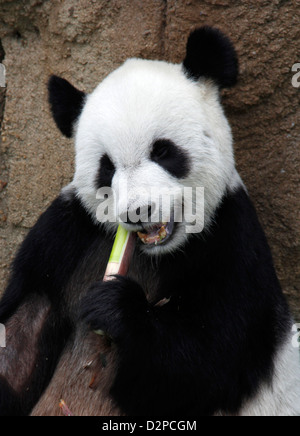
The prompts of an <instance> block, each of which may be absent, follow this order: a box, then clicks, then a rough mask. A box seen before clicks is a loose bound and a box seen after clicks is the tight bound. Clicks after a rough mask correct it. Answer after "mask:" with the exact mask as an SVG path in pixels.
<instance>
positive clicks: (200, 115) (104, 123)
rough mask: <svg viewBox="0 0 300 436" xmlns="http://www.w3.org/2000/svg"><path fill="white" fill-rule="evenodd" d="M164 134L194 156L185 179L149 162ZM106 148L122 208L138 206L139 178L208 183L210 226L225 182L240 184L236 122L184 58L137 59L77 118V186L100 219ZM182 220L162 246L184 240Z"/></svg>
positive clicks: (154, 184)
mask: <svg viewBox="0 0 300 436" xmlns="http://www.w3.org/2000/svg"><path fill="white" fill-rule="evenodd" d="M161 138H165V139H170V140H172V141H173V142H174V143H175V144H176V145H177V146H179V147H181V148H182V149H183V150H185V151H186V152H187V153H188V155H189V156H190V158H191V163H192V169H191V172H190V174H189V176H188V177H187V178H186V179H184V180H180V181H179V180H177V179H176V178H175V177H172V176H170V174H169V173H167V172H166V171H165V170H164V169H163V168H161V167H160V166H159V165H157V164H155V163H154V162H151V160H150V152H151V145H152V144H153V142H154V141H155V139H161ZM104 153H107V154H108V155H109V156H110V158H111V160H112V161H113V162H114V164H115V166H116V168H117V171H116V175H115V177H114V179H113V188H114V189H115V190H116V192H117V195H118V198H119V201H120V204H119V206H120V213H121V212H122V208H123V209H124V211H126V209H127V207H129V208H130V207H131V206H132V205H134V206H135V207H138V205H137V204H136V203H135V197H136V195H135V193H136V191H137V190H138V188H140V187H141V185H142V186H144V187H148V189H149V188H162V187H169V188H170V189H175V190H179V189H181V190H182V189H183V188H184V187H204V188H205V223H206V225H209V221H210V219H211V217H212V215H213V213H214V211H215V209H216V208H217V206H218V205H219V203H220V201H221V198H222V197H223V194H224V192H225V189H226V188H227V187H236V186H237V184H239V183H241V182H240V179H239V176H238V174H237V172H236V170H235V166H234V156H233V148H232V135H231V129H230V127H229V124H228V122H227V120H226V117H225V116H224V113H223V109H222V107H221V105H220V102H219V92H218V90H217V88H216V86H215V85H214V84H213V83H212V82H210V81H205V80H203V81H200V82H199V83H196V82H193V81H191V80H189V79H188V78H187V77H186V75H185V74H184V72H183V69H182V66H181V65H174V64H168V63H166V62H160V61H147V60H139V59H131V60H128V61H127V62H125V64H123V65H122V66H121V67H120V68H119V69H117V70H116V71H114V72H113V73H112V74H110V75H109V76H108V77H107V78H106V79H105V80H104V81H103V82H102V83H101V84H100V85H99V86H98V87H97V88H96V89H95V91H94V92H93V93H92V94H91V95H89V96H88V98H87V102H86V105H85V107H84V109H83V112H82V114H81V117H80V119H79V122H78V125H77V132H76V172H75V177H74V181H73V185H74V186H75V187H76V189H77V191H78V195H79V196H80V198H81V199H82V201H83V203H84V205H85V207H86V208H87V210H88V211H89V212H90V213H91V215H92V216H93V217H94V218H95V219H96V210H97V207H98V206H99V200H97V199H96V188H95V179H96V174H97V171H98V169H99V163H100V158H101V156H102V155H103V154H104ZM122 180H123V181H126V182H127V183H128V186H129V197H128V204H126V203H125V202H124V201H122V198H121V196H120V195H119V194H120V189H119V186H120V183H119V182H120V181H122ZM132 207H133V206H132ZM184 224H185V223H182V225H179V226H178V228H177V231H176V234H175V235H174V236H175V237H174V238H173V239H172V240H171V242H170V243H169V244H167V246H166V247H164V246H160V247H157V250H156V251H157V252H159V251H160V252H161V251H162V250H165V249H166V250H172V249H175V248H177V247H178V246H179V245H181V244H182V243H183V242H184V241H185V239H186V238H187V237H188V235H187V234H186V232H185V225H184ZM114 228H115V226H114ZM152 252H155V250H154V251H153V250H152Z"/></svg>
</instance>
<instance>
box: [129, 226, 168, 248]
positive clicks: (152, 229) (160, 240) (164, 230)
mask: <svg viewBox="0 0 300 436" xmlns="http://www.w3.org/2000/svg"><path fill="white" fill-rule="evenodd" d="M173 231H174V220H171V221H170V222H163V223H158V224H154V225H152V226H149V227H147V228H146V227H144V228H143V231H141V232H137V235H138V237H139V238H140V240H141V241H142V243H143V244H144V245H148V246H158V245H162V244H164V243H165V242H166V241H167V240H168V239H169V238H170V237H171V235H172V234H173Z"/></svg>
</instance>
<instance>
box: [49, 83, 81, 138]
mask: <svg viewBox="0 0 300 436" xmlns="http://www.w3.org/2000/svg"><path fill="white" fill-rule="evenodd" d="M48 93H49V103H50V107H51V112H52V115H53V118H54V121H55V122H56V125H57V127H58V128H59V129H60V131H61V132H62V133H63V134H64V135H65V136H67V137H68V138H71V136H72V134H73V127H74V123H75V121H76V120H77V119H78V117H79V115H80V113H81V110H82V107H83V104H84V100H85V93H84V92H82V91H79V90H78V89H76V88H75V87H74V86H73V85H71V84H70V83H69V82H68V81H67V80H65V79H62V78H60V77H57V76H51V77H50V80H49V82H48Z"/></svg>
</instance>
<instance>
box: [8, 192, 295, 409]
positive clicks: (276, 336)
mask: <svg viewBox="0 0 300 436" xmlns="http://www.w3.org/2000/svg"><path fill="white" fill-rule="evenodd" d="M111 246H112V240H111V239H110V238H108V237H107V236H106V235H105V233H104V232H103V231H102V230H101V227H98V226H96V225H94V224H93V222H92V221H91V219H90V217H89V216H88V215H87V214H86V212H85V210H84V209H83V208H82V206H81V204H80V202H79V201H78V200H77V199H76V197H75V196H73V197H72V198H70V199H69V200H66V199H64V198H63V197H60V198H58V199H57V200H55V202H54V203H53V205H52V206H50V208H49V210H48V211H47V212H46V213H45V214H44V215H42V217H41V218H40V219H39V221H38V223H37V224H36V226H35V227H34V228H33V230H32V231H31V232H30V233H29V235H28V237H27V239H26V240H25V242H24V243H23V246H22V247H21V250H20V252H19V254H18V256H17V258H16V261H15V263H14V270H13V274H12V278H11V281H10V284H9V286H8V288H7V290H6V293H5V295H4V297H3V300H2V301H1V303H0V322H4V321H5V320H7V318H8V317H9V316H10V315H13V313H14V311H15V310H16V309H17V307H18V306H19V305H20V304H21V303H22V302H23V301H25V299H26V298H31V299H32V301H34V294H35V293H36V292H39V293H42V294H46V295H47V298H48V299H49V300H50V301H51V311H50V313H49V315H48V317H47V320H46V323H45V325H44V327H43V329H42V332H41V336H40V345H39V356H38V358H37V366H36V370H35V371H34V372H33V374H32V375H31V377H30V380H29V381H28V386H29V387H30V389H29V391H27V390H26V389H25V390H24V392H23V393H22V394H21V395H20V396H19V397H17V398H16V394H15V393H14V391H12V390H11V388H10V387H9V386H7V384H6V383H5V382H3V381H2V382H1V383H0V399H1V398H2V399H3V398H6V402H5V404H4V403H3V400H2V404H1V402H0V405H1V407H2V408H3V409H2V410H1V412H0V413H2V414H6V415H7V414H13V413H15V414H28V413H29V412H30V409H31V408H32V407H33V405H34V404H35V402H37V401H38V398H39V397H40V395H41V393H42V392H43V390H44V389H45V387H46V386H47V383H48V382H49V380H50V379H51V377H52V375H53V371H54V369H55V367H56V364H57V362H58V359H59V356H60V354H61V351H62V350H63V348H64V346H65V344H66V341H67V340H68V338H70V335H71V333H72V331H73V330H74V329H75V325H76V324H77V323H76V322H75V320H74V316H75V315H74V312H75V314H76V313H77V310H78V303H76V301H77V300H76V301H75V300H74V298H75V297H74V296H72V295H70V294H69V290H70V289H72V291H73V292H75V288H74V283H73V285H72V286H71V288H68V287H67V285H68V283H69V282H70V278H71V276H72V274H73V272H74V271H75V270H76V271H77V272H76V274H77V277H78V279H77V280H78V289H77V290H76V292H77V293H79V294H83V295H84V294H85V293H86V289H88V288H89V287H90V286H91V284H92V282H93V281H95V282H96V284H95V285H93V286H92V289H91V290H90V292H88V294H87V296H86V298H83V300H82V308H81V312H82V314H83V315H82V316H83V317H84V319H85V320H86V322H87V323H88V324H90V327H91V328H92V329H97V328H99V329H105V331H107V332H108V334H109V335H110V336H111V337H112V338H113V340H114V341H115V343H114V344H113V346H114V347H116V349H117V351H118V358H119V362H118V365H117V367H118V370H117V374H116V378H115V380H114V383H113V386H112V390H111V393H112V396H113V398H114V399H115V401H116V402H117V403H118V405H120V407H121V409H122V411H123V412H124V413H126V414H129V415H147V416H150V415H157V416H158V415H160V416H161V415H165V414H169V415H173V416H175V415H177V416H183V415H210V414H213V413H215V412H218V411H220V410H221V411H223V412H225V413H226V412H227V413H237V412H238V410H239V408H240V407H241V405H242V403H243V401H245V400H246V399H247V398H248V397H250V396H252V395H253V394H254V393H255V392H256V390H257V389H258V387H259V386H260V384H261V383H262V382H263V381H269V380H271V376H272V370H273V357H274V353H275V351H276V350H277V349H278V347H279V346H280V344H281V343H282V342H283V340H284V337H285V335H286V333H287V331H288V330H289V329H290V315H289V311H288V308H287V305H286V302H285V299H284V297H283V294H282V291H281V289H280V286H279V283H278V280H277V278H276V274H275V271H274V267H273V263H272V258H271V254H270V250H269V247H268V244H267V242H266V239H265V236H264V233H263V231H262V229H261V227H260V225H259V223H258V220H257V216H256V213H255V211H254V208H253V206H252V204H251V202H250V200H249V198H248V196H247V194H246V193H245V192H244V191H243V190H242V189H241V190H240V191H239V192H237V193H235V194H228V195H227V196H226V197H225V198H224V201H223V204H222V205H221V207H220V209H219V210H218V211H217V213H216V216H215V224H214V226H213V227H212V228H211V229H210V231H209V232H207V233H206V234H205V235H203V236H201V237H196V236H194V237H192V238H191V239H190V241H189V242H188V243H187V244H186V246H185V249H184V250H183V251H178V252H177V253H176V254H175V255H174V254H173V255H165V256H162V257H161V258H160V259H157V260H156V261H155V262H149V259H148V258H147V257H146V256H145V255H142V254H141V252H140V251H139V249H138V247H137V249H136V252H135V254H134V258H133V261H132V264H131V267H130V270H129V273H128V277H127V278H120V277H119V278H117V279H116V281H110V282H107V283H102V282H99V280H100V278H101V277H103V272H104V268H105V264H106V262H107V259H108V256H109V253H110V250H111ZM101 257H102V259H100V258H101ZM100 263H101V265H102V266H101V267H99V265H100ZM83 264H86V266H85V268H88V269H87V270H86V271H85V276H87V279H86V278H83V277H82V275H81V273H80V271H81V268H82V265H83ZM95 277H96V278H97V279H96V280H95ZM64 289H66V290H67V291H66V292H64ZM68 289H69V290H68ZM144 292H146V293H147V296H148V300H147V299H146V296H145V293H144ZM164 297H171V300H170V302H169V303H168V304H166V305H165V306H163V307H156V306H155V305H154V303H155V302H157V301H158V300H160V299H162V298H164ZM76 298H78V299H79V295H77V297H76ZM149 301H150V302H151V303H150V302H149ZM77 325H80V324H77ZM70 340H71V339H70ZM0 357H1V353H0ZM46 357H47V359H46ZM25 386H27V384H26V385H25ZM1 395H2V397H1Z"/></svg>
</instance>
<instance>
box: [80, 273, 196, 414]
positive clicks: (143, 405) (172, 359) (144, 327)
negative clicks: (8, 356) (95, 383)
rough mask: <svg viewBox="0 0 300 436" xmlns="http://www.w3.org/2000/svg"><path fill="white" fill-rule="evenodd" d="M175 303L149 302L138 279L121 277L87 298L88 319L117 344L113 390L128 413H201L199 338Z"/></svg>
mask: <svg viewBox="0 0 300 436" xmlns="http://www.w3.org/2000/svg"><path fill="white" fill-rule="evenodd" d="M173 306H174V307H173ZM173 306H172V304H170V303H169V304H166V305H165V306H163V307H157V306H153V305H151V304H149V302H148V301H147V299H146V297H145V294H144V292H143V290H142V288H141V287H140V286H139V285H138V284H137V283H136V282H134V281H133V280H131V279H129V278H126V277H120V276H118V277H116V279H115V280H111V281H107V282H99V283H97V284H95V285H94V286H93V287H92V288H91V289H90V291H89V292H88V294H87V296H86V297H84V299H83V301H82V306H81V316H82V318H83V319H84V320H85V322H86V323H88V324H89V326H90V328H91V329H92V330H95V331H97V330H103V331H104V332H105V333H106V334H107V335H108V336H109V337H111V339H112V343H113V347H116V350H117V354H118V365H117V368H118V369H117V373H116V376H115V380H114V383H113V386H112V389H111V395H112V397H113V399H114V400H115V401H116V403H117V405H118V406H119V407H120V409H121V410H122V411H123V412H125V413H126V414H127V415H135V416H154V415H156V416H162V415H174V414H176V413H180V415H181V416H182V415H189V414H193V413H195V406H196V404H197V409H198V407H201V406H200V404H199V399H197V400H196V398H197V396H198V394H197V392H199V389H198V388H199V386H197V382H196V380H197V367H199V362H198V361H196V360H197V359H195V350H197V343H196V340H195V339H194V338H193V337H192V336H191V335H190V334H189V333H190V331H191V330H190V328H191V325H190V324H189V323H188V324H189V327H187V325H185V322H184V321H186V317H183V319H182V317H181V315H179V314H178V307H177V305H176V304H174V305H173ZM175 306H176V307H175ZM191 353H193V356H192V355H191ZM196 354H197V353H196ZM198 410H199V409H198Z"/></svg>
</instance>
